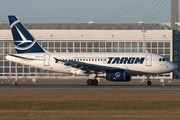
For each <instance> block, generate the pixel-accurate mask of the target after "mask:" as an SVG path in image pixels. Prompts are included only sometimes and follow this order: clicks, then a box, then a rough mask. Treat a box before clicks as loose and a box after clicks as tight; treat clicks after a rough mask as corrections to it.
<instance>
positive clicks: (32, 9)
mask: <svg viewBox="0 0 180 120" xmlns="http://www.w3.org/2000/svg"><path fill="white" fill-rule="evenodd" d="M168 1H169V2H168ZM148 3H149V4H148ZM163 3H164V4H163ZM165 3H166V5H165ZM170 3H171V2H170V0H0V22H8V18H7V16H8V15H16V16H17V17H18V18H19V19H20V20H21V21H22V22H31V23H32V22H37V23H38V22H44V23H47V22H52V23H53V22H54V23H57V22H60V23H61V22H66V23H67V22H68V23H69V22H70V23H73V22H75V23H79V22H85V23H87V22H89V21H94V22H113V23H114V22H116V23H124V22H126V23H127V22H130V23H137V22H140V21H142V20H143V19H144V18H145V17H146V16H147V15H148V13H149V12H150V11H151V10H152V9H153V8H154V7H155V6H156V7H155V9H154V10H153V11H152V12H151V14H152V13H156V10H157V11H158V10H160V9H161V6H162V7H163V5H164V6H165V7H164V8H163V9H162V11H161V12H160V13H159V14H157V16H156V17H155V16H151V14H149V16H147V17H146V19H147V20H144V21H143V22H163V23H164V22H165V23H166V22H170V10H171V9H170ZM138 5H139V6H138ZM128 6H129V7H128ZM125 7H126V9H123V8H125ZM137 8H140V9H137ZM158 8H159V9H158ZM115 11H117V12H115ZM113 12H115V13H114V14H113ZM127 13H128V14H127ZM106 15H109V16H106ZM154 15H155V14H154ZM103 16H106V17H103ZM102 17H103V18H102ZM153 17H154V19H153ZM98 18H101V19H98Z"/></svg>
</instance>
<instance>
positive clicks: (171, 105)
mask: <svg viewBox="0 0 180 120" xmlns="http://www.w3.org/2000/svg"><path fill="white" fill-rule="evenodd" d="M0 110H85V111H88V110H180V102H179V101H107V100H98V101H96V100H93V101H89V100H83V101H82V100H77V101H0Z"/></svg>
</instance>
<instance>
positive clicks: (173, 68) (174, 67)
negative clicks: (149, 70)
mask: <svg viewBox="0 0 180 120" xmlns="http://www.w3.org/2000/svg"><path fill="white" fill-rule="evenodd" d="M177 67H178V66H177V65H176V64H175V63H172V71H175V70H176V69H177Z"/></svg>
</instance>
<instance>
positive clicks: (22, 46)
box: [10, 20, 36, 50]
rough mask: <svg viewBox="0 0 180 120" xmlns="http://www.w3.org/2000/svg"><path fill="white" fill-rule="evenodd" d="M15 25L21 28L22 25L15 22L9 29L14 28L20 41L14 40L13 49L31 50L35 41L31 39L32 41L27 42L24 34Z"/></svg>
mask: <svg viewBox="0 0 180 120" xmlns="http://www.w3.org/2000/svg"><path fill="white" fill-rule="evenodd" d="M16 24H19V25H21V26H22V27H23V25H22V24H21V23H20V21H19V20H18V21H15V22H14V23H13V24H12V25H11V26H10V27H11V29H12V28H13V27H15V28H16V30H17V32H18V33H19V35H20V37H21V39H22V40H21V39H20V40H14V43H15V48H16V49H19V50H27V49H29V48H31V47H32V46H33V45H34V44H35V43H36V40H35V39H33V38H32V40H27V39H26V37H25V36H24V34H23V33H22V32H21V30H20V29H19V28H18V26H17V25H16Z"/></svg>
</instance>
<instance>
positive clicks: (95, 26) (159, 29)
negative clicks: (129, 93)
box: [0, 23, 180, 79]
mask: <svg viewBox="0 0 180 120" xmlns="http://www.w3.org/2000/svg"><path fill="white" fill-rule="evenodd" d="M24 25H25V26H26V27H27V29H28V30H29V31H30V32H31V34H32V35H33V36H34V37H35V38H36V39H37V40H38V42H39V43H40V44H41V45H42V46H43V47H44V48H45V49H46V50H48V51H51V52H112V53H113V52H144V51H145V50H146V51H148V52H152V53H158V54H162V55H164V56H166V57H167V58H168V59H169V60H170V61H173V62H175V63H176V64H177V65H178V66H179V64H180V60H179V52H180V50H179V39H180V37H179V31H175V30H172V29H171V28H170V27H169V26H167V25H165V24H162V23H24ZM14 53H16V51H15V48H14V43H13V38H12V34H11V31H10V28H9V23H0V79H16V78H18V79H26V78H27V79H37V78H38V79H39V78H43V79H44V78H56V79H61V78H65V77H66V78H67V77H71V76H72V75H66V74H62V73H55V72H51V71H46V70H41V69H37V68H32V67H29V66H25V65H20V64H16V63H14V62H8V61H6V60H5V55H6V54H14ZM179 77H180V76H179V68H178V69H177V70H176V71H175V72H174V73H166V74H161V75H155V76H154V79H177V78H179ZM132 78H135V79H142V78H143V77H142V76H133V77H132Z"/></svg>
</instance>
